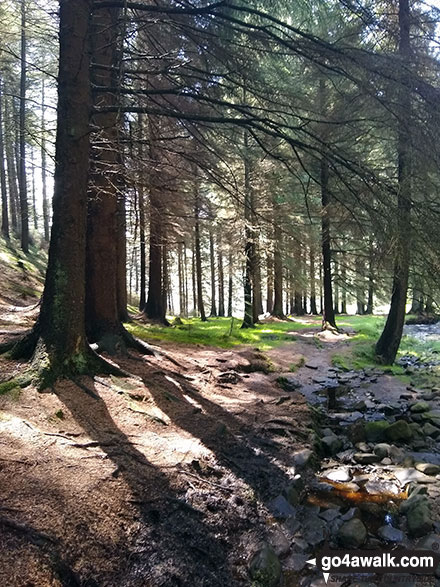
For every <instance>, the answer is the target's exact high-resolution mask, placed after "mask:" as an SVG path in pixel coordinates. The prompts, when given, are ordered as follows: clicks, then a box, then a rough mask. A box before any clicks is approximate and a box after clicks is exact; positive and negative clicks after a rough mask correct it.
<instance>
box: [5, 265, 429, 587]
mask: <svg viewBox="0 0 440 587" xmlns="http://www.w3.org/2000/svg"><path fill="white" fill-rule="evenodd" d="M25 271H26V273H29V274H32V273H33V272H32V271H31V270H30V269H29V268H27V269H25ZM26 279H27V280H30V281H31V282H32V287H33V288H35V289H36V290H38V287H39V286H38V284H39V283H41V282H39V280H38V279H37V278H36V277H35V276H34V277H31V276H29V275H27V277H26ZM24 281H26V280H24ZM21 282H23V280H21ZM14 294H15V295H14ZM25 302H27V303H26V304H25ZM36 302H37V299H36V298H28V299H27V300H23V298H22V293H21V292H20V293H19V294H18V295H17V293H16V292H15V290H14V286H13V284H12V285H11V286H10V287H8V288H7V291H5V292H2V293H1V297H0V328H1V331H2V336H7V334H6V332H16V331H17V332H18V331H20V330H21V331H22V330H23V329H26V328H27V327H29V326H30V325H31V323H32V320H33V319H34V318H35V316H36V314H37V312H38V307H37V305H36ZM344 320H345V318H344ZM273 324H274V323H271V322H270V321H269V322H268V323H267V324H266V326H265V327H264V326H263V327H262V329H263V330H268V329H269V330H270V329H271V328H274V326H273ZM285 324H287V326H286V327H284V326H283V332H284V334H283V336H285V337H287V338H284V340H277V341H276V342H277V344H274V345H272V346H271V347H270V348H267V349H265V350H264V351H262V350H261V348H260V346H259V347H258V350H257V349H256V348H255V346H249V345H239V346H234V347H233V348H220V347H214V346H206V345H201V344H197V345H190V344H188V343H183V342H180V343H177V342H175V341H172V340H171V341H170V340H169V341H168V342H166V341H161V342H160V348H158V355H157V356H156V357H154V358H152V357H141V356H139V355H133V356H130V357H122V358H117V359H114V358H113V359H112V360H116V362H117V363H118V364H119V365H120V366H121V367H123V368H124V370H126V371H128V372H129V373H131V374H132V376H131V377H130V378H108V377H105V378H104V377H102V378H100V377H96V378H95V379H94V380H92V379H90V378H86V377H85V378H83V379H82V380H81V381H80V382H79V384H80V385H78V384H77V383H74V382H72V381H61V382H59V383H58V384H57V386H56V388H55V389H54V390H53V391H52V392H49V390H48V392H47V393H38V392H37V391H36V390H35V389H34V388H32V387H30V386H29V387H26V388H24V389H21V388H20V387H18V386H16V385H14V384H11V385H6V386H4V387H3V388H0V389H2V392H3V393H2V395H0V488H1V491H0V547H1V548H0V585H5V586H7V587H21V586H23V587H24V586H27V587H31V586H36V587H45V586H59V585H63V586H67V585H69V586H70V585H78V586H80V585H81V586H89V587H92V586H99V587H101V586H115V587H119V586H121V587H132V586H133V587H134V586H139V587H141V586H142V587H144V586H145V587H147V586H152V587H156V586H167V587H168V586H170V587H171V586H185V587H186V586H188V587H189V586H194V587H199V586H206V587H215V586H219V587H220V586H221V587H233V586H237V587H238V586H246V585H254V586H258V585H260V586H262V587H264V586H267V585H275V584H278V583H279V584H282V585H284V586H292V587H295V586H304V587H305V586H313V587H319V586H321V585H324V580H323V578H322V573H321V574H320V573H317V572H316V571H315V570H314V569H313V568H310V565H307V562H306V561H307V560H308V559H310V558H312V556H313V553H315V552H316V549H317V548H319V547H320V545H322V544H323V543H324V542H325V541H327V542H329V543H330V544H332V543H338V541H339V544H341V542H342V543H343V544H344V546H347V547H356V546H360V545H361V544H364V543H365V544H367V546H368V547H369V548H378V547H380V545H382V546H383V545H385V544H390V543H391V544H404V545H414V544H416V543H418V544H419V545H420V540H422V541H423V540H425V541H426V539H429V540H430V541H432V540H434V539H436V536H437V534H436V532H437V531H438V530H439V529H440V527H439V525H438V524H437V523H436V522H435V520H436V519H437V515H438V511H437V508H438V503H436V500H437V502H438V499H437V498H438V496H439V495H440V486H439V478H438V477H439V476H438V473H439V471H440V467H439V465H440V454H439V450H438V448H439V447H438V443H437V440H436V438H437V437H438V435H440V422H439V418H440V415H439V414H440V411H439V410H438V407H439V401H440V400H439V397H438V396H437V392H436V387H435V386H434V383H433V379H432V378H433V377H434V376H436V375H435V373H433V369H434V366H433V365H428V366H426V370H430V374H429V377H430V379H429V384H428V385H426V384H424V385H425V387H424V388H423V389H417V387H415V386H414V382H413V384H412V385H411V382H408V379H411V378H417V377H418V378H419V379H417V381H419V382H420V381H422V379H420V378H421V377H422V373H421V371H420V372H418V373H415V371H416V370H415V369H413V368H412V367H411V366H408V365H407V366H406V367H402V366H401V367H399V368H400V369H402V368H403V369H405V371H406V373H405V374H404V378H398V377H396V376H395V375H394V374H393V372H388V373H387V372H385V371H384V370H383V369H377V368H373V367H370V366H366V365H364V364H358V363H356V361H364V362H365V360H366V359H365V356H364V354H363V350H362V349H363V347H362V345H363V344H365V337H364V339H362V338H361V340H360V341H359V339H358V340H357V342H358V344H360V345H361V347H359V348H360V351H359V348H358V352H357V354H356V353H354V352H353V349H354V348H355V346H356V345H355V342H354V341H356V336H355V335H354V334H353V330H350V329H348V332H346V333H344V334H342V335H338V336H333V335H326V334H319V326H318V325H317V324H316V320H313V319H310V320H309V319H308V318H305V319H304V322H303V324H306V325H307V328H302V329H301V330H300V331H296V332H295V333H294V334H292V333H291V334H289V332H291V331H290V330H289V329H290V328H292V331H293V330H295V325H294V323H292V325H290V326H289V323H285ZM136 328H137V329H138V330H139V329H140V330H141V329H142V328H144V327H143V325H142V324H139V323H136ZM145 329H146V338H148V327H145ZM263 334H264V333H263ZM265 334H267V332H266V333H265ZM269 334H270V333H269ZM272 334H273V333H272ZM275 335H276V334H275ZM275 335H274V336H275ZM277 336H278V335H277ZM289 336H290V337H291V339H289V338H288V337H289ZM156 340H157V337H156ZM266 341H267V339H266ZM408 344H409V343H408ZM411 344H415V343H411ZM354 363H356V366H353V364H354ZM335 364H336V366H335ZM22 370H23V365H21V364H19V363H16V362H12V361H10V360H8V359H7V358H5V357H0V373H1V380H3V381H6V380H8V379H10V378H11V377H12V378H13V377H16V376H17V375H18V374H19V373H20V372H21V371H22ZM400 375H401V373H400ZM405 377H406V379H405ZM408 388H409V389H408ZM331 390H334V391H335V395H336V404H335V405H329V401H330V400H329V397H330V395H331ZM416 404H419V408H420V411H419V408H417V409H416V410H413V406H414V405H416ZM426 406H428V408H426ZM423 414H425V416H423ZM427 414H430V416H429V417H428V416H427ZM379 416H380V417H379ZM378 419H382V422H383V423H384V422H385V424H384V426H385V425H386V426H387V427H388V428H389V429H391V428H392V427H393V425H395V423H396V421H399V420H400V419H403V420H404V421H405V422H406V425H407V426H408V428H406V427H405V430H404V431H402V430H400V431H397V433H396V430H394V432H393V434H392V433H391V432H387V431H386V430H385V428H384V427H381V429H380V430H379V429H377V426H376V424H375V421H376V420H378ZM372 423H373V426H371V424H372ZM427 424H429V425H430V426H431V429H429V427H428V428H427ZM422 426H424V428H423V430H424V432H423V434H422V433H420V434H419V433H417V434H416V430H417V429H418V428H422ZM388 428H387V430H388ZM394 428H395V426H394ZM398 428H399V426H398ZM409 428H411V432H409V431H408V430H409ZM381 435H384V436H383V437H382V436H381ZM414 451H418V452H417V456H416V457H415V456H414V454H415V452H414ZM376 453H377V454H376ZM426 455H428V456H426ZM436 459H437V461H436ZM420 464H421V465H422V466H419V465H420ZM423 464H424V465H427V464H428V465H430V466H431V469H428V467H426V466H423ZM436 466H437V469H436ZM409 487H410V488H411V490H413V491H414V492H415V493H414V495H416V494H419V500H418V501H417V503H416V504H415V507H419V513H420V508H421V507H422V506H423V507H427V508H429V509H428V510H427V512H428V514H429V519H427V515H428V514H427V515H425V517H423V512H422V513H421V514H420V515H421V516H422V520H421V525H420V523H419V527H418V528H417V529H416V531H413V529H412V528H408V522H409V519H408V520H406V518H405V515H404V514H403V510H402V511H401V506H400V509H399V504H400V503H401V502H403V501H407V502H408V503H409V502H410V501H411V500H406V499H405V498H406V497H407V495H408V493H409V492H408V488H409ZM425 495H426V496H425ZM420 496H422V498H420ZM413 501H414V498H413ZM386 516H388V518H386ZM419 518H420V516H419ZM385 519H392V523H385V522H384V520H385ZM353 520H358V522H357V523H358V524H359V523H361V524H362V527H361V531H359V527H356V528H354V530H355V532H353V528H351V530H352V531H351V534H350V532H349V530H350V528H349V527H350V525H353ZM419 522H420V520H419ZM433 524H434V525H433ZM355 526H356V524H355ZM362 528H364V529H365V536H363V537H362V536H360V535H362V532H363V530H362ZM359 536H360V538H359ZM350 541H351V542H350ZM331 584H335V585H344V586H345V585H360V583H359V582H358V581H357V582H356V580H352V581H350V580H348V581H347V579H341V580H338V581H336V582H333V583H331ZM364 584H369V585H375V584H377V583H376V581H375V580H374V582H373V579H371V578H370V579H369V582H367V583H364ZM404 584H405V585H415V584H416V583H414V582H413V583H411V582H408V578H406V582H405V583H404ZM424 584H429V585H430V584H435V583H431V582H429V583H426V582H425V583H424Z"/></svg>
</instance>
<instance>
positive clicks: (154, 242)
mask: <svg viewBox="0 0 440 587" xmlns="http://www.w3.org/2000/svg"><path fill="white" fill-rule="evenodd" d="M149 135H150V164H151V173H150V255H149V257H150V266H149V276H148V297H147V303H146V304H145V309H144V313H145V315H146V316H147V318H149V319H150V320H155V321H157V322H160V323H162V324H165V325H168V324H169V322H168V320H167V319H166V307H165V304H164V283H163V267H162V247H163V246H164V237H165V235H164V230H163V218H164V212H165V209H164V204H163V197H162V194H161V190H160V178H159V169H158V167H159V154H158V151H157V147H156V140H157V138H158V128H157V121H155V120H154V119H153V117H152V116H150V117H149Z"/></svg>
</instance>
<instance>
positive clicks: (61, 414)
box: [55, 410, 64, 420]
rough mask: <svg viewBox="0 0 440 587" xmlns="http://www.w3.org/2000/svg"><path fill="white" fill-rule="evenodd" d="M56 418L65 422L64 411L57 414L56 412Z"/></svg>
mask: <svg viewBox="0 0 440 587" xmlns="http://www.w3.org/2000/svg"><path fill="white" fill-rule="evenodd" d="M55 418H58V419H59V420H64V412H63V410H58V411H57V412H55Z"/></svg>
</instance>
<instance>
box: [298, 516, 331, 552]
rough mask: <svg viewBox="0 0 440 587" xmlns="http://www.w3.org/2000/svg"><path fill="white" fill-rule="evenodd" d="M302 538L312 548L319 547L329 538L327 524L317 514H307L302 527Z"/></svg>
mask: <svg viewBox="0 0 440 587" xmlns="http://www.w3.org/2000/svg"><path fill="white" fill-rule="evenodd" d="M301 536H302V537H303V538H304V540H306V541H307V542H308V543H309V544H310V545H311V546H317V545H318V544H321V542H324V540H325V538H326V537H327V523H326V522H325V521H324V520H323V519H321V518H320V517H318V516H317V515H316V514H307V515H306V517H305V519H304V520H303V523H302V526H301Z"/></svg>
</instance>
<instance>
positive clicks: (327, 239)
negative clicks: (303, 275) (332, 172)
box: [319, 79, 337, 330]
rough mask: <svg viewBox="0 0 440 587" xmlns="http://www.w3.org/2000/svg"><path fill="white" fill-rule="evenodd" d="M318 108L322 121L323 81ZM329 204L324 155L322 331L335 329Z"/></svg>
mask: <svg viewBox="0 0 440 587" xmlns="http://www.w3.org/2000/svg"><path fill="white" fill-rule="evenodd" d="M319 102H320V104H319V107H320V111H321V116H322V117H323V120H325V117H326V87H325V81H324V80H323V79H321V80H320V82H319ZM327 134H328V133H327V132H326V129H325V128H324V129H323V140H324V141H325V140H327ZM330 204H331V194H330V189H329V165H328V160H327V157H326V154H325V153H323V155H322V157H321V242H322V270H323V289H324V305H323V312H322V329H323V330H325V329H326V328H330V329H336V328H337V327H336V319H335V308H334V306H333V285H332V270H331V262H332V255H331V235H330Z"/></svg>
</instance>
